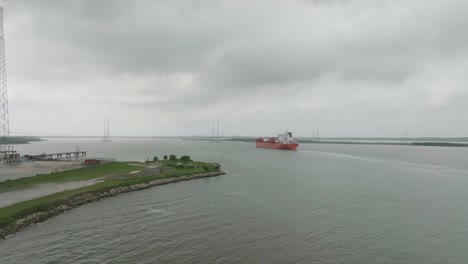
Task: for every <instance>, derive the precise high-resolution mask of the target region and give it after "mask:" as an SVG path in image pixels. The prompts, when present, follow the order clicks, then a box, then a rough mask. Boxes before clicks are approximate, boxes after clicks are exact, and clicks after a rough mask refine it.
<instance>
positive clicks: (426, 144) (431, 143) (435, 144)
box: [184, 138, 468, 147]
mask: <svg viewBox="0 0 468 264" xmlns="http://www.w3.org/2000/svg"><path fill="white" fill-rule="evenodd" d="M184 140H202V141H221V142H223V141H224V142H255V138H229V139H219V140H216V139H207V138H199V139H196V138H193V139H190V138H184ZM299 143H300V144H341V145H385V146H423V147H468V142H467V143H458V142H443V141H408V142H384V141H382V142H378V141H370V140H369V142H365V141H351V140H350V141H347V140H310V139H302V140H301V139H299Z"/></svg>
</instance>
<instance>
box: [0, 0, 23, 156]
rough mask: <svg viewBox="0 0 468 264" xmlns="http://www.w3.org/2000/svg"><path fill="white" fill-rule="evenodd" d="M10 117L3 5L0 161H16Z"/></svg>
mask: <svg viewBox="0 0 468 264" xmlns="http://www.w3.org/2000/svg"><path fill="white" fill-rule="evenodd" d="M9 136H10V119H9V114H8V90H7V74H6V56H5V37H4V31H3V7H0V162H1V163H17V162H18V161H19V154H18V153H17V152H16V151H14V150H13V149H12V148H10V144H9V142H8V137H9Z"/></svg>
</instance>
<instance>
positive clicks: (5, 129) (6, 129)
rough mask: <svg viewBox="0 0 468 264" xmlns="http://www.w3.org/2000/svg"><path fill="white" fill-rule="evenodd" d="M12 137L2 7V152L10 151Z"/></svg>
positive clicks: (0, 36) (0, 54) (0, 140)
mask: <svg viewBox="0 0 468 264" xmlns="http://www.w3.org/2000/svg"><path fill="white" fill-rule="evenodd" d="M9 135H10V122H9V118H8V93H7V75H6V60H5V38H4V34H3V7H0V151H7V150H9V144H8V142H7V137H8V136H9Z"/></svg>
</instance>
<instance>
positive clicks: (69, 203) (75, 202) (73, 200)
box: [0, 171, 225, 239]
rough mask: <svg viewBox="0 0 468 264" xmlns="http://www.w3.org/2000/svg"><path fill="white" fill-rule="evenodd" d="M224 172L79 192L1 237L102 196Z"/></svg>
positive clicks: (2, 231)
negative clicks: (100, 190) (98, 191)
mask: <svg viewBox="0 0 468 264" xmlns="http://www.w3.org/2000/svg"><path fill="white" fill-rule="evenodd" d="M223 174H225V173H224V172H222V171H215V172H207V173H199V174H193V175H187V176H180V177H174V178H166V179H159V180H154V181H151V182H148V183H140V184H135V185H130V186H125V187H118V188H115V189H111V190H109V191H106V192H101V193H96V192H84V193H78V194H75V195H72V196H70V197H69V198H67V199H66V200H65V201H64V202H63V203H62V204H60V205H58V206H56V207H54V208H52V209H48V210H45V211H42V212H38V213H34V214H31V215H28V216H26V217H24V218H22V219H19V220H17V221H16V222H15V223H14V224H12V225H10V226H7V227H4V228H2V229H0V239H5V238H6V237H7V236H9V235H13V234H15V233H17V232H18V231H20V230H22V229H23V228H25V227H27V226H29V225H32V224H35V223H39V222H43V221H45V220H47V219H49V218H51V217H54V216H56V215H59V214H61V213H63V212H65V211H68V210H71V209H73V208H76V207H78V206H80V205H84V204H88V203H92V202H95V201H99V200H100V199H102V198H107V197H113V196H116V195H119V194H121V193H128V192H133V191H138V190H144V189H147V188H150V187H153V186H157V185H164V184H169V183H174V182H180V181H188V180H193V179H199V178H208V177H214V176H219V175H223Z"/></svg>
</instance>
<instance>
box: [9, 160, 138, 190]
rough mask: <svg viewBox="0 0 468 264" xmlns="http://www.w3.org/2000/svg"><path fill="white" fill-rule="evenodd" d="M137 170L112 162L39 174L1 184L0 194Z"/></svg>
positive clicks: (124, 164) (133, 167) (130, 166)
mask: <svg viewBox="0 0 468 264" xmlns="http://www.w3.org/2000/svg"><path fill="white" fill-rule="evenodd" d="M136 169H138V168H135V166H134V165H129V164H127V163H122V162H112V163H108V164H102V165H98V166H92V167H85V168H80V169H75V170H68V171H62V172H56V173H49V174H38V175H36V176H32V177H27V178H21V179H16V180H7V181H3V182H0V193H2V192H9V191H14V190H18V189H25V188H28V187H31V186H34V185H37V184H44V183H60V182H70V181H85V180H91V179H96V178H100V177H103V176H107V175H113V174H124V173H129V172H131V171H134V170H136Z"/></svg>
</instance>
